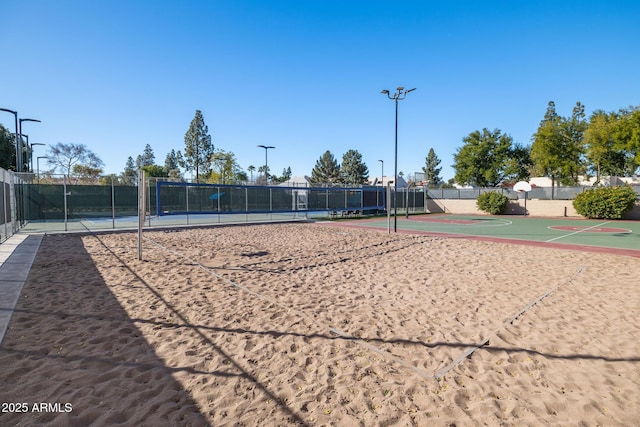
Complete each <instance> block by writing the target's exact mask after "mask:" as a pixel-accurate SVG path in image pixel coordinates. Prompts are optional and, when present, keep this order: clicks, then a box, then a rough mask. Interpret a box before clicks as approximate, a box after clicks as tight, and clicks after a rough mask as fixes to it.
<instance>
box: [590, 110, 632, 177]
mask: <svg viewBox="0 0 640 427" xmlns="http://www.w3.org/2000/svg"><path fill="white" fill-rule="evenodd" d="M617 122H618V117H617V115H616V114H615V113H606V112H604V111H602V110H597V111H594V112H593V114H592V115H591V117H590V119H589V125H588V126H587V130H586V131H585V134H584V141H585V144H586V157H587V160H588V161H589V164H590V168H591V170H592V171H593V172H595V174H596V183H599V182H600V177H601V175H602V174H604V175H622V174H624V169H625V153H624V151H622V150H620V149H618V147H616V141H615V138H614V128H615V126H616V123H617Z"/></svg>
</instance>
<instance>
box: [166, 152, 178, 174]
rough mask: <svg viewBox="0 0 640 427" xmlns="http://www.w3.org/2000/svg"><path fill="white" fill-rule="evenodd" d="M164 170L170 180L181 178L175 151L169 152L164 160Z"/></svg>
mask: <svg viewBox="0 0 640 427" xmlns="http://www.w3.org/2000/svg"><path fill="white" fill-rule="evenodd" d="M164 169H165V170H166V172H167V175H168V176H169V177H170V178H182V173H181V172H180V160H179V158H178V154H177V153H176V150H171V151H170V152H169V153H168V154H167V157H165V159H164Z"/></svg>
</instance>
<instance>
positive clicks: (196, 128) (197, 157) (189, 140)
mask: <svg viewBox="0 0 640 427" xmlns="http://www.w3.org/2000/svg"><path fill="white" fill-rule="evenodd" d="M184 145H185V148H184V154H182V153H180V152H178V158H180V157H182V164H181V165H180V166H182V167H183V168H184V169H185V170H187V171H189V172H191V171H195V173H196V180H198V179H199V178H200V171H203V172H205V173H207V172H209V171H210V169H211V162H212V157H213V153H214V147H213V143H212V142H211V135H209V128H208V127H207V125H206V124H205V122H204V117H203V115H202V111H200V110H196V114H195V116H194V117H193V120H191V124H190V125H189V129H188V130H187V133H185V134H184Z"/></svg>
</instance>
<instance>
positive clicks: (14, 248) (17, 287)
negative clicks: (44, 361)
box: [0, 234, 42, 346]
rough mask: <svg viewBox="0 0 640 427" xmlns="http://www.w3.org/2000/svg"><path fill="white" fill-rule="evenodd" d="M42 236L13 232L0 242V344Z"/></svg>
mask: <svg viewBox="0 0 640 427" xmlns="http://www.w3.org/2000/svg"><path fill="white" fill-rule="evenodd" d="M41 242H42V236H30V235H26V234H14V235H13V236H11V237H10V238H9V239H7V240H6V241H5V242H3V243H2V244H0V346H1V345H2V341H3V339H4V335H5V333H6V332H7V328H8V327H9V322H10V321H11V315H12V314H13V310H14V309H15V307H16V303H17V302H18V298H19V297H20V293H21V292H22V287H23V286H24V282H25V281H26V280H27V275H28V274H29V270H30V269H31V264H33V260H34V259H35V257H36V253H37V252H38V248H39V247H40V243H41Z"/></svg>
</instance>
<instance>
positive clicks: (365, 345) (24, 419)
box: [0, 224, 640, 426]
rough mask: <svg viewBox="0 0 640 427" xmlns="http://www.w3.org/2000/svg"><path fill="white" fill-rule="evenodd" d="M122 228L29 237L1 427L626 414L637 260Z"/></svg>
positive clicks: (603, 420) (309, 230)
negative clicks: (31, 248) (29, 257)
mask: <svg viewBox="0 0 640 427" xmlns="http://www.w3.org/2000/svg"><path fill="white" fill-rule="evenodd" d="M136 239H137V235H136V234H135V233H111V234H97V235H89V234H87V235H47V236H45V237H44V240H43V242H42V246H41V248H40V250H39V252H38V255H37V256H36V259H35V261H34V264H33V267H32V269H31V272H30V274H29V277H28V279H27V282H26V283H25V286H24V289H23V293H22V295H21V297H20V299H19V301H18V305H17V307H16V312H15V313H14V315H13V318H12V321H11V323H10V325H9V330H8V332H7V335H6V337H5V340H4V342H3V345H2V348H1V349H0V380H1V382H2V387H1V389H0V402H4V404H3V405H4V407H3V409H4V410H7V411H8V410H9V409H12V410H13V412H3V413H0V425H3V426H9V425H21V426H22V425H23V426H32V425H41V424H45V425H55V426H88V425H96V426H114V425H122V426H125V425H126V426H144V425H146V426H164V425H167V426H178V425H191V426H205V425H210V426H226V425H228V426H236V425H238V426H286V425H309V426H322V425H327V426H390V425H398V426H418V425H419V426H448V425H457V426H462V425H489V426H493V425H523V426H526V425H531V426H534V425H535V426H537V425H592V426H595V425H601V426H616V425H619V426H629V425H634V424H636V423H637V420H638V419H639V418H640V344H639V342H640V316H639V311H638V307H640V289H639V288H638V286H639V280H638V278H639V277H640V259H638V258H631V257H624V256H615V255H609V254H593V253H587V252H578V251H568V250H555V249H548V248H537V247H531V246H519V245H508V244H500V243H492V242H478V241H468V240H464V239H451V238H434V237H428V236H418V235H403V234H398V235H393V234H392V235H387V234H386V233H384V232H377V231H369V230H359V229H352V228H343V227H339V226H338V227H336V226H327V225H323V224H268V225H245V226H231V227H218V228H193V229H181V230H164V231H162V230H161V231H148V232H145V241H144V251H143V258H144V260H143V261H139V260H138V259H137V240H136ZM516 315H518V316H517V317H516ZM468 353H470V355H469V356H467V357H464V356H465V355H466V354H468ZM7 403H14V404H15V403H20V404H22V403H26V404H27V405H26V406H16V405H13V407H9V405H7ZM42 403H45V404H46V405H45V406H40V404H42ZM34 404H35V407H34ZM16 408H22V409H25V408H26V410H25V411H24V412H15V410H16Z"/></svg>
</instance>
